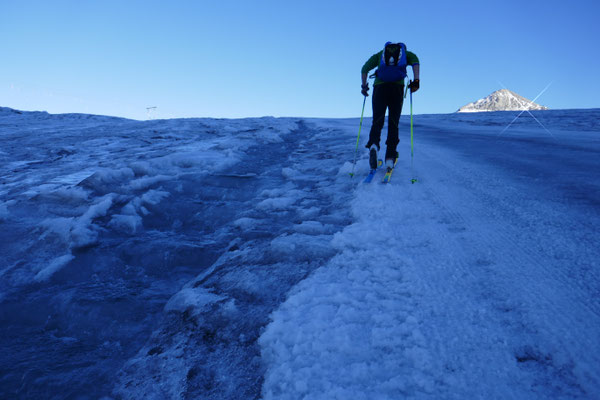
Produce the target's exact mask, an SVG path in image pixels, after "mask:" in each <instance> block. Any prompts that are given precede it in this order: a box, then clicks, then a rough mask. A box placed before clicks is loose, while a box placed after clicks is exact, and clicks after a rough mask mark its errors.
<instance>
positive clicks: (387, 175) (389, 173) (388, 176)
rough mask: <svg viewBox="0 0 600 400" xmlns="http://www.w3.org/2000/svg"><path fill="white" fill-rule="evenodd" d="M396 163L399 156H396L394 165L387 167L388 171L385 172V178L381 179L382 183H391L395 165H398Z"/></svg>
mask: <svg viewBox="0 0 600 400" xmlns="http://www.w3.org/2000/svg"><path fill="white" fill-rule="evenodd" d="M396 163H398V159H397V158H396V162H394V166H393V167H388V168H387V171H386V172H385V175H384V176H383V180H382V181H381V183H390V180H391V179H392V174H393V173H394V167H396Z"/></svg>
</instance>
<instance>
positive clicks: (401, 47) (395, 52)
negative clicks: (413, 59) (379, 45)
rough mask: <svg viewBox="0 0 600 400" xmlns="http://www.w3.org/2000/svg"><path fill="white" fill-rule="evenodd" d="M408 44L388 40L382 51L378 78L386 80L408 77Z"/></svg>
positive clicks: (401, 79) (399, 79)
mask: <svg viewBox="0 0 600 400" xmlns="http://www.w3.org/2000/svg"><path fill="white" fill-rule="evenodd" d="M406 65H407V61H406V45H405V44H404V43H392V42H387V43H386V44H385V46H384V48H383V51H382V52H381V61H380V62H379V67H378V68H377V72H376V75H377V78H379V79H380V80H382V81H384V82H396V81H403V80H404V78H406Z"/></svg>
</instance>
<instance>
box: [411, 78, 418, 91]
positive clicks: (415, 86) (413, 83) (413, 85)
mask: <svg viewBox="0 0 600 400" xmlns="http://www.w3.org/2000/svg"><path fill="white" fill-rule="evenodd" d="M408 87H409V88H410V92H411V93H414V92H416V91H417V90H419V80H418V79H415V80H414V81H411V82H410V85H408Z"/></svg>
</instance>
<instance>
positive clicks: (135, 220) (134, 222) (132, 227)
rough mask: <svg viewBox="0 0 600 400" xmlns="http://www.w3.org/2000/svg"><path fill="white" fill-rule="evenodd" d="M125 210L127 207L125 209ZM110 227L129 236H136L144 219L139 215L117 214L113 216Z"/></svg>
mask: <svg viewBox="0 0 600 400" xmlns="http://www.w3.org/2000/svg"><path fill="white" fill-rule="evenodd" d="M124 208H125V207H124ZM108 225H109V226H111V227H113V228H115V229H117V230H119V231H121V232H126V233H129V234H134V233H136V232H137V231H138V229H140V228H141V227H142V217H140V216H139V215H137V214H136V215H123V214H115V215H113V216H112V218H111V220H110V222H109V223H108Z"/></svg>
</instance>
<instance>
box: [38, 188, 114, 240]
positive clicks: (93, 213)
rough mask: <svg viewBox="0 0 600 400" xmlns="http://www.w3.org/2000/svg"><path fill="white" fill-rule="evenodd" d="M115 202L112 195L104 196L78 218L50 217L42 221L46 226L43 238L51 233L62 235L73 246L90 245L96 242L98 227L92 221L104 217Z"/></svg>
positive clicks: (43, 225)
mask: <svg viewBox="0 0 600 400" xmlns="http://www.w3.org/2000/svg"><path fill="white" fill-rule="evenodd" d="M112 204H113V197H112V195H107V196H104V197H103V198H101V199H100V201H98V202H97V203H96V204H93V205H92V206H90V207H89V208H88V210H87V211H86V212H85V213H84V214H83V215H82V216H81V217H78V218H73V217H70V218H64V217H60V218H49V219H46V220H44V221H43V222H42V223H41V226H42V227H44V228H46V232H45V233H44V234H43V235H42V239H43V238H44V237H45V236H46V235H48V234H49V233H53V234H55V235H57V236H58V237H60V238H61V239H62V240H63V241H64V242H65V243H67V244H68V245H69V247H71V248H78V247H84V246H89V245H92V244H94V243H96V240H97V238H98V233H97V227H96V226H95V225H94V224H93V223H92V221H93V220H94V219H95V218H99V217H103V216H105V215H106V214H107V213H108V210H109V209H110V207H111V206H112Z"/></svg>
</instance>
